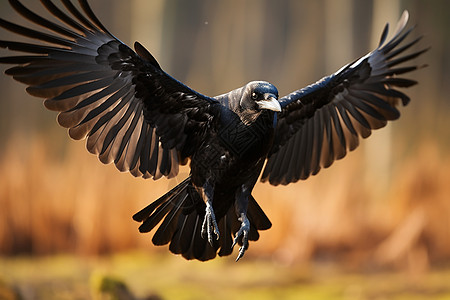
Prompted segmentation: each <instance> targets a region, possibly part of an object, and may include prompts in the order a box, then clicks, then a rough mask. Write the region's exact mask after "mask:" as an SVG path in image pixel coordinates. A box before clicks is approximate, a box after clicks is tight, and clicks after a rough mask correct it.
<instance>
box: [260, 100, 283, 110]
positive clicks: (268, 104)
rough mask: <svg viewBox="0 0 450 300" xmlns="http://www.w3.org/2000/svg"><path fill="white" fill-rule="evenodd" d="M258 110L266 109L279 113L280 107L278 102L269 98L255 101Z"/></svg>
mask: <svg viewBox="0 0 450 300" xmlns="http://www.w3.org/2000/svg"><path fill="white" fill-rule="evenodd" d="M256 103H257V104H258V106H259V108H260V109H268V110H273V111H277V112H280V111H281V105H280V102H278V100H277V98H275V97H273V96H270V97H268V98H267V99H265V100H261V101H256Z"/></svg>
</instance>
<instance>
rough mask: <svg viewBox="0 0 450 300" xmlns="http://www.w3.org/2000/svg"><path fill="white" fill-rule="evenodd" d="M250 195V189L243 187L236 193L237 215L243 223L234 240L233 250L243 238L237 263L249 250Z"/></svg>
mask: <svg viewBox="0 0 450 300" xmlns="http://www.w3.org/2000/svg"><path fill="white" fill-rule="evenodd" d="M249 195H250V191H249V189H247V188H246V187H245V186H243V187H242V188H241V189H240V190H239V191H238V192H237V193H236V202H235V207H236V214H237V215H238V216H239V218H238V220H239V221H240V222H241V228H239V231H238V232H236V235H235V237H234V240H233V245H231V248H234V246H235V245H236V244H237V242H238V240H239V238H240V237H241V236H242V246H241V247H240V248H239V254H238V256H237V258H236V261H238V260H240V259H241V258H242V257H243V256H244V253H245V251H246V250H247V249H248V234H249V232H250V221H249V220H248V218H247V207H248V196H249Z"/></svg>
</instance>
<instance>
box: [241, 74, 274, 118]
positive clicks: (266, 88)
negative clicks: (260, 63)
mask: <svg viewBox="0 0 450 300" xmlns="http://www.w3.org/2000/svg"><path fill="white" fill-rule="evenodd" d="M240 106H241V109H250V110H256V111H261V110H264V109H266V110H272V111H275V112H280V111H281V106H280V102H278V90H277V88H276V87H275V86H274V85H272V84H270V83H268V82H265V81H252V82H250V83H248V84H247V85H246V87H245V90H244V94H243V97H241V102H240Z"/></svg>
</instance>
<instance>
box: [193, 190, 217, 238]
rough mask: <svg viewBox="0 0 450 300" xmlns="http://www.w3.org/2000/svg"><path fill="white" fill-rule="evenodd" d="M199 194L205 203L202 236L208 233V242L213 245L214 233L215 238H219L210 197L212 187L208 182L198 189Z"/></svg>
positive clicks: (211, 195) (211, 196)
mask: <svg viewBox="0 0 450 300" xmlns="http://www.w3.org/2000/svg"><path fill="white" fill-rule="evenodd" d="M198 190H199V192H200V195H201V196H202V198H203V200H204V201H205V204H206V209H205V218H204V219H203V224H202V231H201V235H202V238H205V235H206V234H207V235H208V242H209V244H210V245H211V246H213V242H214V234H215V235H216V239H219V237H220V233H219V226H217V221H216V215H215V214H214V209H213V206H212V198H213V194H214V192H213V188H212V186H211V185H210V184H208V183H206V184H205V185H204V186H203V187H202V188H200V189H198Z"/></svg>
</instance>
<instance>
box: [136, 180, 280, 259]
mask: <svg viewBox="0 0 450 300" xmlns="http://www.w3.org/2000/svg"><path fill="white" fill-rule="evenodd" d="M196 193H197V191H196V190H195V189H193V188H192V185H191V181H190V177H188V178H187V179H185V180H184V181H183V182H181V183H180V184H179V185H177V186H176V187H174V188H173V189H171V190H170V191H169V192H168V193H167V194H165V195H163V196H162V197H160V198H159V199H157V200H156V201H155V202H153V203H151V204H150V205H148V206H147V207H145V208H143V209H142V210H141V211H139V212H138V213H136V214H135V215H134V216H133V219H134V220H135V221H138V222H142V224H141V226H140V227H139V231H140V232H149V231H151V230H152V229H153V228H155V227H157V226H158V224H160V225H159V227H158V229H157V230H156V232H155V234H154V236H153V238H152V242H153V244H155V245H165V244H169V250H170V251H171V252H172V253H174V254H181V255H182V256H183V257H184V258H186V259H189V260H190V259H198V260H201V261H206V260H210V259H213V258H214V257H216V255H217V254H218V255H219V256H226V255H230V254H231V253H232V252H233V249H232V248H231V245H232V244H233V237H234V234H235V233H236V232H237V231H238V230H239V228H240V226H241V223H240V221H239V220H238V217H237V216H236V213H235V208H234V205H232V206H231V207H230V209H229V210H228V212H227V213H226V214H225V216H223V217H222V218H220V220H218V226H219V230H220V238H219V239H218V240H214V241H213V245H212V246H211V245H210V244H209V242H208V241H207V239H205V238H203V237H202V235H201V229H202V223H203V218H204V215H205V204H204V203H203V201H202V200H201V198H200V197H199V195H198V194H196ZM247 216H248V218H249V221H250V224H251V228H250V232H249V240H251V241H256V240H258V239H259V233H258V230H265V229H268V228H270V227H271V225H272V224H271V223H270V221H269V219H268V218H267V216H266V215H265V214H264V212H263V211H262V209H261V207H259V205H258V204H257V203H256V201H255V199H254V198H253V197H250V198H249V205H248V210H247ZM238 243H239V244H242V241H238Z"/></svg>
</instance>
